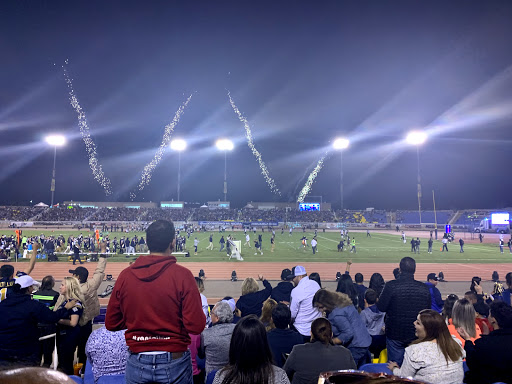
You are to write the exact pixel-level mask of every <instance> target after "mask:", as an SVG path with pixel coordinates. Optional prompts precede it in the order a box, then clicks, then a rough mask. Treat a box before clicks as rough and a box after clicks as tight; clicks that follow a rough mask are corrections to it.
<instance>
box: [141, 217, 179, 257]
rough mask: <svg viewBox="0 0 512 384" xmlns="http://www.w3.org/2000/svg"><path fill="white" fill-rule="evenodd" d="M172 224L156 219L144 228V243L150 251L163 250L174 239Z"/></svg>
mask: <svg viewBox="0 0 512 384" xmlns="http://www.w3.org/2000/svg"><path fill="white" fill-rule="evenodd" d="M174 235H175V232H174V224H173V223H172V222H171V221H167V220H156V221H154V222H153V223H151V225H150V226H149V227H148V229H146V244H147V246H148V248H149V251H150V252H165V251H166V250H167V248H169V245H170V244H171V243H172V242H173V240H174ZM171 251H173V249H171Z"/></svg>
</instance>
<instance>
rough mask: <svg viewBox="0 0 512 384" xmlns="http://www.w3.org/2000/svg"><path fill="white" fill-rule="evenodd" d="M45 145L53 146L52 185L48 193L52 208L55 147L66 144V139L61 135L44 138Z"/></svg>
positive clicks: (55, 159) (55, 160)
mask: <svg viewBox="0 0 512 384" xmlns="http://www.w3.org/2000/svg"><path fill="white" fill-rule="evenodd" d="M44 141H46V143H47V144H49V145H51V146H53V171H52V183H51V184H50V191H51V192H52V198H51V203H50V207H53V197H54V195H55V164H56V162H57V147H62V146H64V145H65V144H66V137H65V136H62V135H49V136H46V137H45V138H44Z"/></svg>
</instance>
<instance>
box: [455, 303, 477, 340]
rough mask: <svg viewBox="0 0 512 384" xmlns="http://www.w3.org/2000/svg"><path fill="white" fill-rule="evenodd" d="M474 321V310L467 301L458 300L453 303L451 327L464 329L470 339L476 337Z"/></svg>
mask: <svg viewBox="0 0 512 384" xmlns="http://www.w3.org/2000/svg"><path fill="white" fill-rule="evenodd" d="M475 319H476V312H475V308H474V307H473V304H471V302H470V301H469V300H468V299H460V300H457V301H456V302H455V304H454V305H453V309H452V322H453V325H455V327H457V328H458V327H461V328H462V329H464V330H465V331H466V332H467V333H468V335H469V336H471V338H475V337H476V327H475Z"/></svg>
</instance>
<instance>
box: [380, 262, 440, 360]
mask: <svg viewBox="0 0 512 384" xmlns="http://www.w3.org/2000/svg"><path fill="white" fill-rule="evenodd" d="M414 272H416V261H415V260H414V259H413V258H412V257H404V258H403V259H402V260H400V278H399V279H398V280H391V281H388V282H387V283H386V285H385V286H384V289H383V290H382V293H381V295H380V297H379V301H378V302H377V308H379V311H381V312H386V347H387V349H388V361H394V362H396V363H398V365H402V362H403V359H404V353H405V347H407V346H408V345H409V344H410V343H411V341H413V340H414V339H416V336H415V328H414V322H415V321H416V318H417V316H418V313H419V312H420V311H421V310H423V309H430V305H431V297H430V292H429V290H428V288H427V286H426V285H425V284H423V283H422V282H421V281H416V280H414Z"/></svg>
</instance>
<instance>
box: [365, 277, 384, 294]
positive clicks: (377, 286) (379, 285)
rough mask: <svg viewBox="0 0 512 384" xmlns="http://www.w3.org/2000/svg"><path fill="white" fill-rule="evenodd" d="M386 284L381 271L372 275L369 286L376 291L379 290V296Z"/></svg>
mask: <svg viewBox="0 0 512 384" xmlns="http://www.w3.org/2000/svg"><path fill="white" fill-rule="evenodd" d="M385 284H386V283H385V281H384V278H383V277H382V275H381V274H380V273H379V272H375V273H374V274H373V275H372V277H370V283H369V284H368V288H371V289H373V290H374V291H375V292H377V296H380V294H381V292H382V290H383V289H384V285H385Z"/></svg>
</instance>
